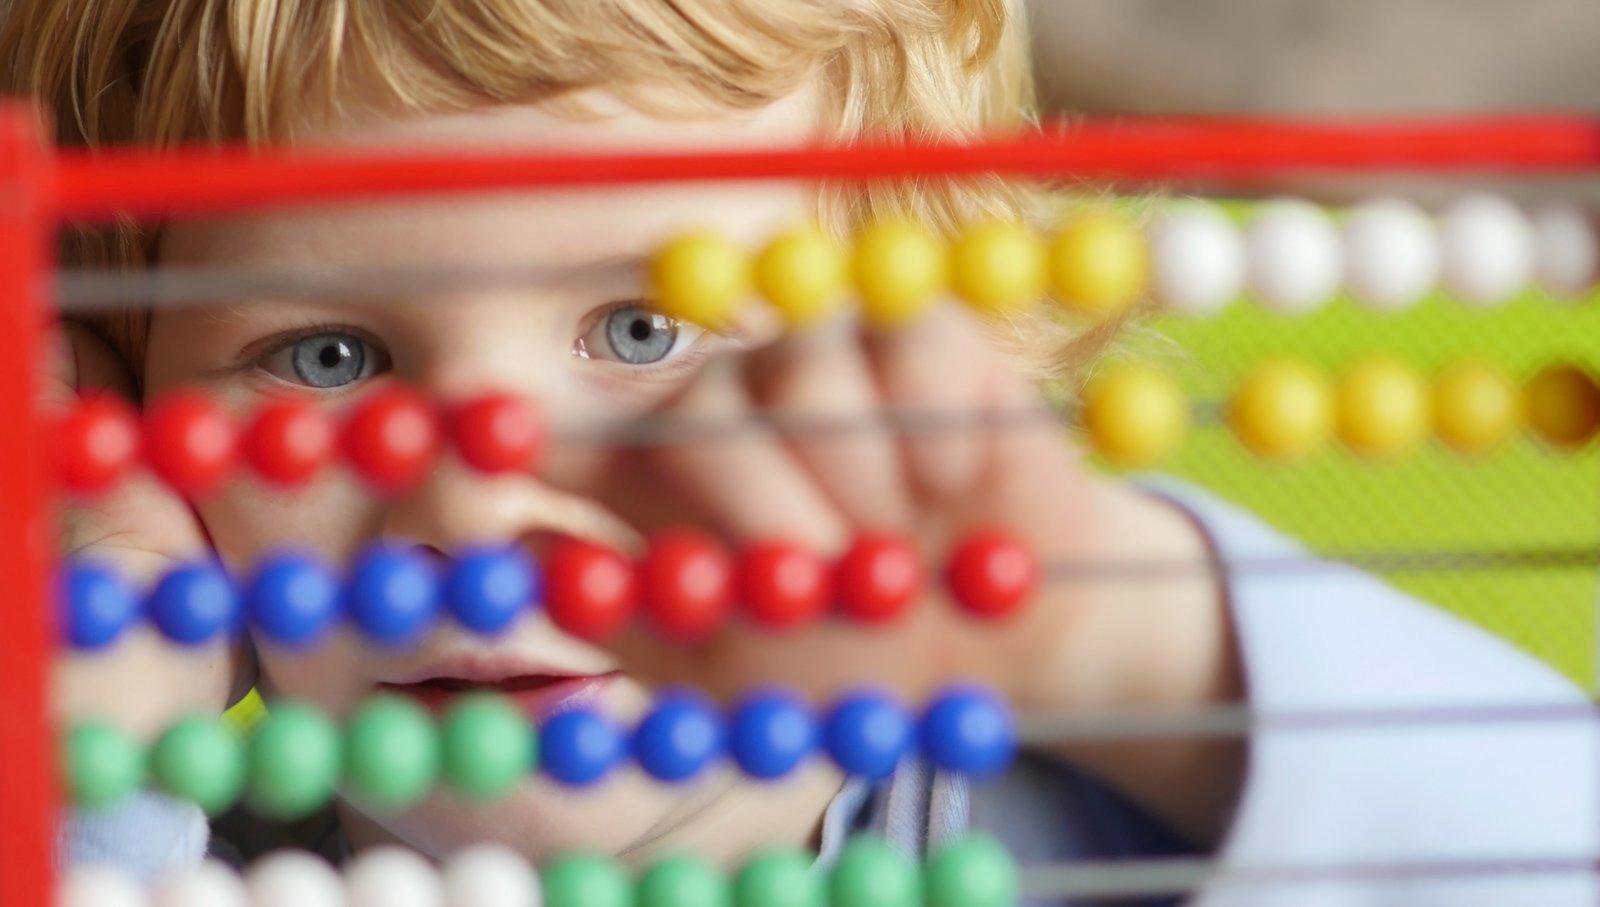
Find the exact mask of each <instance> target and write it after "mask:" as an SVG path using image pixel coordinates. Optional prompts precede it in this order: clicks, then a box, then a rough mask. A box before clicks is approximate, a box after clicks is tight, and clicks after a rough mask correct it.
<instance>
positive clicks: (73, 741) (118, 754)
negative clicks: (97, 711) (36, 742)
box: [62, 722, 144, 809]
mask: <svg viewBox="0 0 1600 907" xmlns="http://www.w3.org/2000/svg"><path fill="white" fill-rule="evenodd" d="M66 757H67V758H66V765H65V766H64V767H63V772H62V773H63V774H65V775H66V778H67V788H68V790H70V791H71V793H72V802H74V803H76V804H77V805H79V806H84V807H88V808H90V809H95V808H99V807H102V806H110V805H111V804H113V803H115V802H117V801H118V800H121V799H122V798H123V797H126V796H127V795H128V794H130V793H132V792H133V790H134V788H136V787H138V786H139V782H140V781H141V780H143V778H144V755H143V754H142V753H140V752H139V747H138V745H137V744H135V743H134V742H133V741H132V740H130V739H129V738H128V735H126V734H124V733H122V732H121V731H119V730H117V729H116V728H114V727H112V726H110V725H108V724H100V723H98V722H85V723H83V724H80V725H77V726H76V727H74V728H73V729H72V731H71V732H70V733H69V734H68V735H67V748H66Z"/></svg>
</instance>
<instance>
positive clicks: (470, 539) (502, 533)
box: [380, 452, 636, 556]
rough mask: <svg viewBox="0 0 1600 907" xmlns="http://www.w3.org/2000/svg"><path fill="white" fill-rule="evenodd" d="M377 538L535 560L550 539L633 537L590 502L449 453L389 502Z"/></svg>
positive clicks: (526, 474)
mask: <svg viewBox="0 0 1600 907" xmlns="http://www.w3.org/2000/svg"><path fill="white" fill-rule="evenodd" d="M380 532H381V534H382V535H383V536H384V537H387V538H395V539H404V540H405V541H407V542H410V543H412V544H417V545H423V546H427V547H429V548H433V549H436V550H437V551H439V552H441V553H443V554H445V555H447V556H448V555H450V554H452V553H453V552H455V551H457V550H459V549H461V548H463V547H467V546H472V545H480V544H491V543H504V542H508V541H509V542H517V543H520V544H523V545H525V546H527V547H528V548H529V549H530V550H532V551H533V552H534V553H535V554H539V553H542V549H543V548H544V546H545V545H546V544H547V542H548V540H549V539H551V538H552V537H556V536H572V537H575V538H581V539H588V540H592V541H597V542H603V543H606V544H611V545H617V546H621V547H632V546H633V545H634V544H635V543H636V540H635V539H634V537H633V532H632V530H630V529H628V528H627V526H626V525H625V524H623V523H622V522H621V521H620V520H619V519H618V518H616V517H615V516H613V515H611V514H610V512H609V511H607V510H606V509H605V508H603V507H602V506H601V505H599V504H598V503H596V502H594V501H592V500H589V499H586V498H584V497H581V496H578V495H575V494H572V493H569V492H566V491H561V490H558V489H556V488H554V487H552V486H550V485H549V484H546V483H545V482H542V481H540V480H539V478H538V477H537V476H536V475H535V474H534V473H533V472H531V471H519V472H514V473H508V474H499V475H487V474H485V473H482V472H479V471H477V470H476V469H473V468H472V467H470V466H468V465H467V464H466V463H464V462H463V461H462V460H461V459H460V458H459V457H458V456H456V455H455V454H454V453H450V452H447V453H445V455H444V456H443V457H441V459H440V461H439V463H437V464H436V465H435V466H434V468H433V469H432V470H431V471H430V473H429V474H428V476H427V477H426V478H425V479H424V481H423V482H422V484H421V485H420V486H418V487H416V488H415V489H413V490H411V491H410V492H409V493H406V494H404V495H403V496H400V497H398V498H396V499H394V500H392V501H390V502H389V503H388V505H387V506H386V507H385V511H384V515H383V518H382V520H381V526H380Z"/></svg>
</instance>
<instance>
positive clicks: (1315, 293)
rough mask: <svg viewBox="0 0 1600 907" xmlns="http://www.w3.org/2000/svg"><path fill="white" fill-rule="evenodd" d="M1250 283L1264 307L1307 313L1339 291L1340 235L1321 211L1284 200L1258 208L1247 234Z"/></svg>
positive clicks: (1246, 282)
mask: <svg viewBox="0 0 1600 907" xmlns="http://www.w3.org/2000/svg"><path fill="white" fill-rule="evenodd" d="M1244 243H1245V261H1246V263H1247V266H1246V273H1245V285H1246V286H1248V287H1249V288H1250V292H1251V293H1253V294H1254V295H1255V297H1256V299H1257V300H1259V301H1260V302H1261V304H1262V305H1264V306H1266V307H1267V308H1269V309H1272V310H1273V311H1276V312H1284V313H1287V314H1301V313H1304V312H1309V311H1311V310H1312V309H1314V308H1316V307H1318V306H1320V305H1322V304H1323V303H1325V302H1327V301H1328V299H1329V298H1330V297H1332V296H1333V294H1335V293H1337V292H1338V291H1339V278H1340V276H1341V275H1342V265H1343V257H1344V256H1343V254H1342V252H1341V250H1340V248H1339V231H1338V229H1337V228H1335V227H1334V225H1333V221H1332V220H1329V219H1328V215H1326V214H1324V213H1323V211H1322V209H1321V208H1318V207H1317V206H1316V205H1313V204H1311V203H1309V202H1303V201H1296V200H1280V201H1274V202H1268V203H1266V204H1264V205H1262V206H1261V207H1260V208H1259V209H1257V211H1256V213H1255V215H1254V216H1253V217H1252V218H1251V219H1250V224H1249V226H1248V227H1247V228H1246V230H1245V240H1244Z"/></svg>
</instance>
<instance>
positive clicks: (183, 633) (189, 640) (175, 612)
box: [149, 563, 240, 646]
mask: <svg viewBox="0 0 1600 907" xmlns="http://www.w3.org/2000/svg"><path fill="white" fill-rule="evenodd" d="M149 610H150V619H151V620H152V621H154V622H155V625H156V627H157V628H158V629H160V630H161V632H162V633H163V634H165V635H166V637H167V638H168V639H170V640H172V641H173V642H176V643H180V644H182V645H186V646H193V645H200V644H201V643H205V642H209V641H210V640H211V639H212V638H214V637H216V636H217V635H218V634H221V633H231V632H234V631H235V630H237V629H238V627H239V617H240V610H239V593H238V590H236V589H235V588H234V586H233V580H231V579H229V578H228V575H227V574H226V573H224V572H223V571H222V568H221V567H219V566H217V565H216V564H209V563H201V564H185V565H182V566H179V567H175V568H173V569H172V570H170V571H168V573H167V575H166V576H163V577H162V578H161V582H159V583H157V584H156V588H155V590H154V591H152V592H151V593H150V604H149Z"/></svg>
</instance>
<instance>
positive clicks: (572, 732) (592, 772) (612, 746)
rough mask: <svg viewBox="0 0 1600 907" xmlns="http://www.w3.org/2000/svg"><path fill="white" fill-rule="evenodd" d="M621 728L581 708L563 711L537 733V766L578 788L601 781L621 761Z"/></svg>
mask: <svg viewBox="0 0 1600 907" xmlns="http://www.w3.org/2000/svg"><path fill="white" fill-rule="evenodd" d="M626 749H627V741H626V739H625V738H624V737H623V734H622V729H621V728H619V727H617V726H616V725H615V724H614V723H612V722H611V721H609V720H608V719H606V718H605V717H604V716H602V715H599V714H596V713H595V712H591V711H587V710H585V709H578V710H575V711H571V712H563V713H561V714H560V715H556V716H555V717H553V718H551V719H550V720H549V721H547V722H545V725H544V727H543V728H541V729H540V730H539V765H540V767H541V768H542V769H543V771H544V773H545V774H547V775H549V776H550V777H552V778H554V779H556V780H557V781H559V782H561V783H562V784H566V785H569V786H572V787H582V786H584V785H587V784H593V783H594V782H596V781H599V780H600V779H601V778H604V777H605V776H606V775H607V774H608V773H610V771H611V770H612V769H613V768H615V767H616V764H617V763H618V762H620V761H621V760H622V757H623V755H625V750H626Z"/></svg>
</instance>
